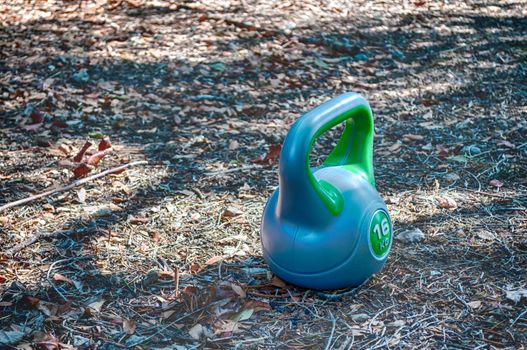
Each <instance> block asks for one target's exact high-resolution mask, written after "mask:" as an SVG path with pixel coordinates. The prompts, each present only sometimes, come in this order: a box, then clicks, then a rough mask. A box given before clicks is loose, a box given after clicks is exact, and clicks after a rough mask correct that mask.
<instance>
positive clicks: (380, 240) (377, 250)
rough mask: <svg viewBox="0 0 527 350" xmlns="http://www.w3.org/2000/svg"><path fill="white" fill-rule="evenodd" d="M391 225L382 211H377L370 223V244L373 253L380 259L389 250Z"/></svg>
mask: <svg viewBox="0 0 527 350" xmlns="http://www.w3.org/2000/svg"><path fill="white" fill-rule="evenodd" d="M391 241H392V223H391V222H390V219H389V218H388V215H387V214H386V212H384V211H383V210H377V211H376V212H375V215H373V218H372V219H371V223H370V244H371V249H372V250H373V253H374V254H375V255H376V256H377V257H379V258H381V257H383V256H384V255H386V253H388V250H389V249H390V242H391Z"/></svg>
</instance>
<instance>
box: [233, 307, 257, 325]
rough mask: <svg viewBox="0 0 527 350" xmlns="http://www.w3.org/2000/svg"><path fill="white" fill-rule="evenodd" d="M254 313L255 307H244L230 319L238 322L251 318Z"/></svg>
mask: <svg viewBox="0 0 527 350" xmlns="http://www.w3.org/2000/svg"><path fill="white" fill-rule="evenodd" d="M253 313H254V310H253V309H244V310H242V311H240V312H237V313H235V314H234V315H232V316H231V317H230V319H231V320H233V321H236V322H240V321H245V320H248V319H249V318H251V316H252V315H253Z"/></svg>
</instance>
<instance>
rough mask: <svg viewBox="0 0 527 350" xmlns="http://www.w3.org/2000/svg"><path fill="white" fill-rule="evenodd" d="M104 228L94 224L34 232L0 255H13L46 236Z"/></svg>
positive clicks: (73, 233) (46, 237)
mask: <svg viewBox="0 0 527 350" xmlns="http://www.w3.org/2000/svg"><path fill="white" fill-rule="evenodd" d="M105 231H106V230H103V229H99V228H97V227H95V226H89V227H84V228H81V229H77V230H70V231H56V232H39V233H37V234H34V235H33V236H31V237H29V238H28V239H26V240H25V241H23V242H20V243H18V244H17V245H15V246H14V247H12V248H10V249H8V250H6V251H4V252H0V255H3V256H7V257H9V258H11V257H13V256H14V255H15V254H16V253H18V252H19V251H21V250H22V249H24V248H26V247H29V246H30V245H32V244H33V243H35V242H38V241H40V240H42V239H48V238H55V237H59V236H74V235H80V234H88V233H94V232H105Z"/></svg>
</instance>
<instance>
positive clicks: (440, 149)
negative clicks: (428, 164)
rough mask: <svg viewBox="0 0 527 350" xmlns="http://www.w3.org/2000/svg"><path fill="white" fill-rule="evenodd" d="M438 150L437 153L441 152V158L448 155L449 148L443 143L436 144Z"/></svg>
mask: <svg viewBox="0 0 527 350" xmlns="http://www.w3.org/2000/svg"><path fill="white" fill-rule="evenodd" d="M436 150H437V154H439V156H440V157H441V158H444V157H446V156H448V152H449V150H448V148H446V147H445V146H443V145H442V144H438V145H436Z"/></svg>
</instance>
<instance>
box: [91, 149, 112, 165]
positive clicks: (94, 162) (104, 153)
mask: <svg viewBox="0 0 527 350" xmlns="http://www.w3.org/2000/svg"><path fill="white" fill-rule="evenodd" d="M112 151H113V149H112V148H107V149H105V150H104V151H99V152H97V153H94V154H92V155H91V156H90V157H89V158H88V160H87V161H86V163H88V164H89V165H94V166H95V165H97V164H99V162H100V161H101V160H102V159H103V158H104V157H106V156H107V155H108V154H110V153H112Z"/></svg>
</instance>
